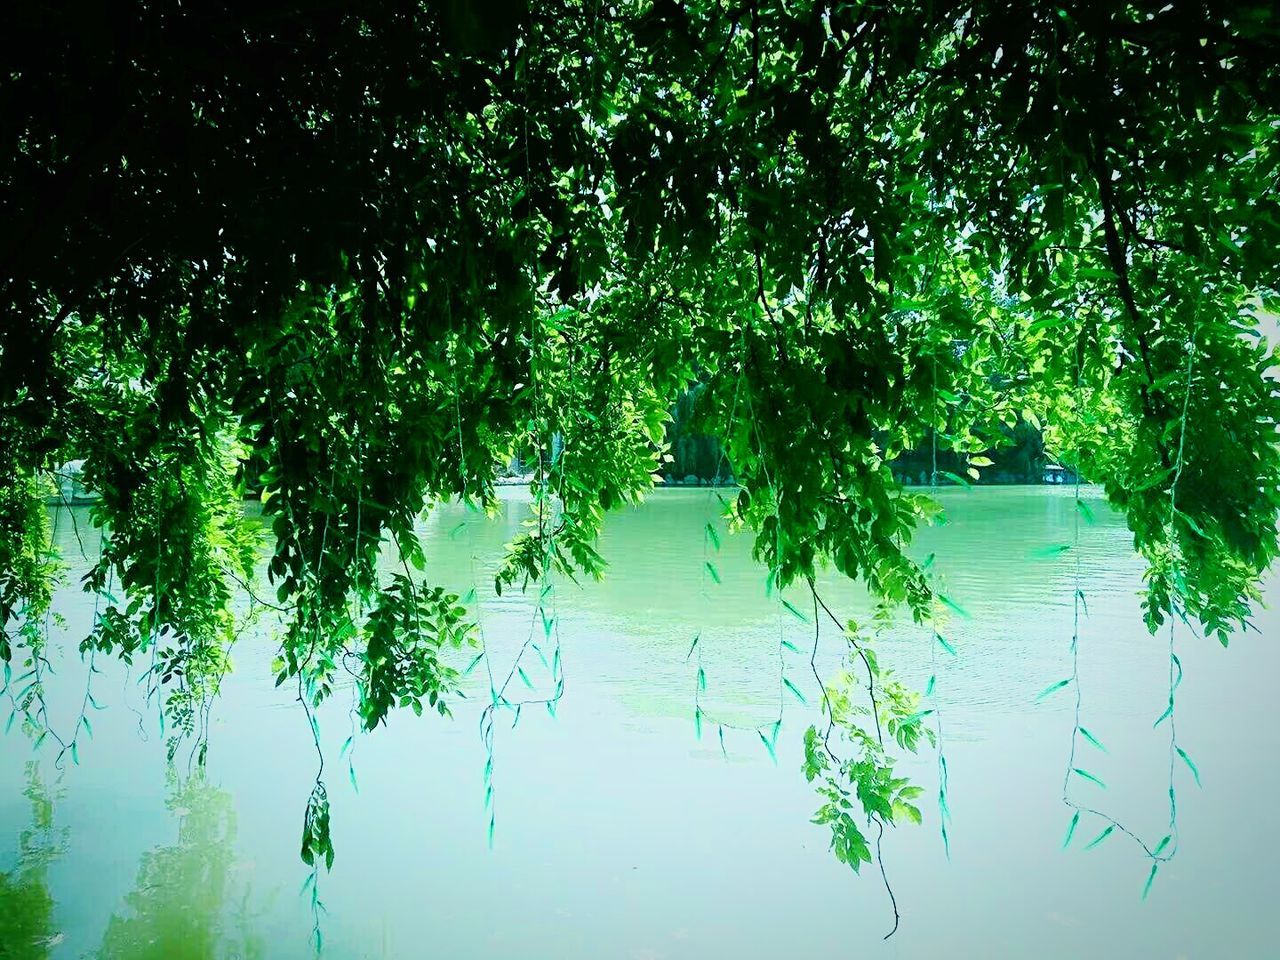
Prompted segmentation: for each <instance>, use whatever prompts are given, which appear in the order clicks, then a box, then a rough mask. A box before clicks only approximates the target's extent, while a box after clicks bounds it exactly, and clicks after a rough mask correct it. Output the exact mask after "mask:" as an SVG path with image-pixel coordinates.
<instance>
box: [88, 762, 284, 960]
mask: <svg viewBox="0 0 1280 960" xmlns="http://www.w3.org/2000/svg"><path fill="white" fill-rule="evenodd" d="M167 806H168V808H169V810H170V812H172V813H173V814H174V815H175V816H177V817H178V818H179V821H178V823H179V826H178V842H177V843H176V844H175V845H173V846H161V847H156V848H155V849H153V850H150V851H148V852H147V853H144V854H143V855H142V860H141V862H140V863H139V864H138V877H137V882H136V884H135V887H134V890H133V892H132V893H130V894H129V895H128V896H126V897H125V907H126V909H125V910H123V911H121V912H120V913H117V914H115V915H113V916H112V917H111V920H110V921H109V922H108V924H107V929H106V932H105V934H104V935H103V938H102V948H101V950H100V951H99V952H98V954H97V957H98V958H99V960H183V958H196V957H199V958H201V960H208V958H212V957H217V956H222V955H228V954H229V955H234V956H239V957H258V956H261V955H262V945H261V943H260V942H259V941H258V940H257V939H256V938H255V937H253V936H252V935H251V933H250V932H249V931H248V930H247V929H244V928H242V929H241V930H239V931H237V934H238V938H237V937H236V936H235V935H233V934H231V933H229V932H228V931H227V930H226V929H225V928H226V926H227V923H226V917H225V910H224V908H225V905H226V903H227V901H228V898H229V895H230V894H231V893H232V886H233V884H232V879H231V870H232V865H233V862H234V853H233V847H234V841H235V832H236V824H235V813H234V811H233V809H232V806H231V798H230V796H229V795H228V794H226V793H224V792H222V791H221V790H218V789H216V788H214V787H212V786H210V785H209V784H207V783H205V782H204V781H203V780H202V779H200V778H198V777H193V778H191V779H189V780H187V781H186V782H185V783H182V784H180V785H177V784H175V788H174V789H173V791H172V793H171V794H170V797H169V800H168V802H167Z"/></svg>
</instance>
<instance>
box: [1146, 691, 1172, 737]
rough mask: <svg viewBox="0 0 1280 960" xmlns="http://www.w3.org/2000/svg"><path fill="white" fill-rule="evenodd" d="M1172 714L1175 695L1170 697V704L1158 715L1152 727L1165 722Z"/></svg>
mask: <svg viewBox="0 0 1280 960" xmlns="http://www.w3.org/2000/svg"><path fill="white" fill-rule="evenodd" d="M1171 716H1173V697H1170V698H1169V705H1168V706H1167V707H1165V708H1164V713H1162V714H1160V716H1158V717H1156V722H1155V723H1153V724H1152V725H1151V727H1152V729H1155V728H1156V727H1158V726H1160V724H1162V723H1164V722H1165V721H1166V720H1167V719H1169V718H1170V717H1171Z"/></svg>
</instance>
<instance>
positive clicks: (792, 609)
mask: <svg viewBox="0 0 1280 960" xmlns="http://www.w3.org/2000/svg"><path fill="white" fill-rule="evenodd" d="M782 605H783V606H784V607H786V608H787V610H788V611H790V613H791V615H792V616H793V617H795V618H796V619H797V620H799V621H800V622H801V623H808V622H809V618H808V617H806V616H805V615H804V614H803V613H801V612H800V611H799V610H797V609H796V607H795V604H793V603H792V602H791V601H790V600H786V599H784V600H783V601H782Z"/></svg>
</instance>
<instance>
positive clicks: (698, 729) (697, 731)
mask: <svg viewBox="0 0 1280 960" xmlns="http://www.w3.org/2000/svg"><path fill="white" fill-rule="evenodd" d="M693 733H694V736H695V737H697V738H698V739H699V740H701V739H702V709H701V708H700V707H694V708H693Z"/></svg>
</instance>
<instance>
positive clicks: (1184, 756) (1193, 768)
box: [1174, 747, 1201, 787]
mask: <svg viewBox="0 0 1280 960" xmlns="http://www.w3.org/2000/svg"><path fill="white" fill-rule="evenodd" d="M1174 749H1175V750H1177V751H1178V756H1180V757H1181V758H1182V762H1183V763H1185V764H1186V765H1187V769H1189V770H1190V771H1191V775H1192V776H1193V777H1195V778H1196V786H1197V787H1198V786H1200V785H1201V784H1200V771H1199V770H1198V769H1197V768H1196V765H1195V764H1194V763H1192V762H1191V758H1190V757H1188V756H1187V751H1185V750H1183V749H1182V748H1181V747H1175V748H1174Z"/></svg>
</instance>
